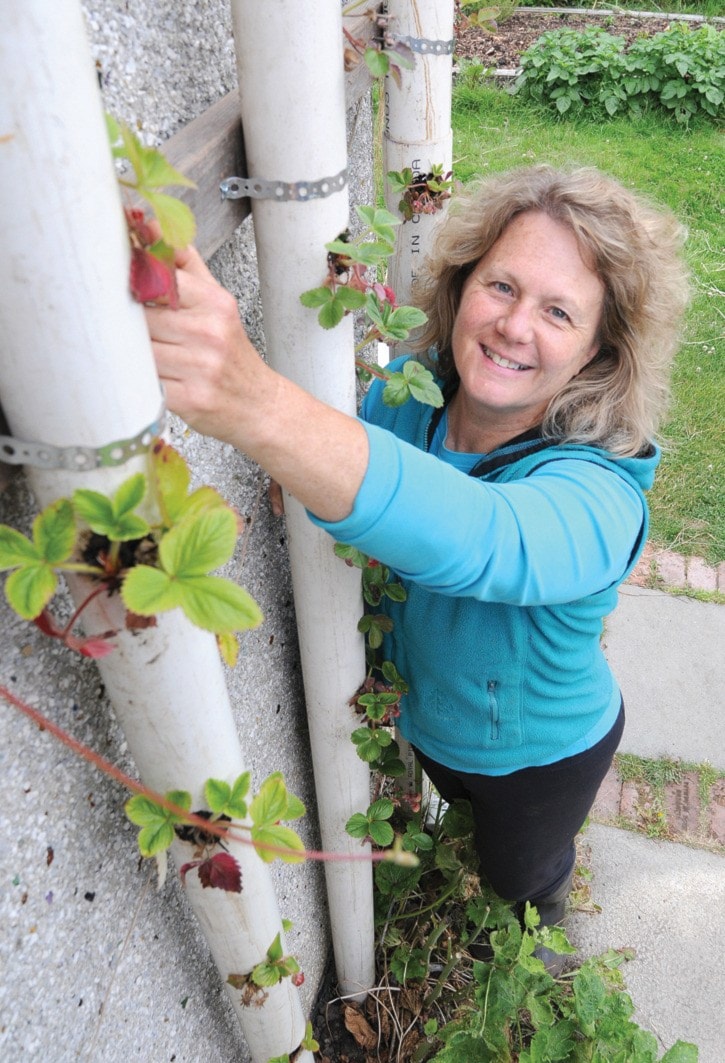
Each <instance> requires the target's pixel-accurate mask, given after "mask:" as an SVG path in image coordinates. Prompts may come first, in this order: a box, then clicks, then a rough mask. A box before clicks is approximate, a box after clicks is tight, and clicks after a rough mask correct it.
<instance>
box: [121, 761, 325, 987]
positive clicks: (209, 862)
mask: <svg viewBox="0 0 725 1063" xmlns="http://www.w3.org/2000/svg"><path fill="white" fill-rule="evenodd" d="M250 781H251V777H250V774H249V772H248V771H245V772H243V773H242V774H241V775H240V776H239V777H238V778H237V779H236V780H235V781H234V783H231V784H230V783H227V782H225V781H224V780H223V779H207V781H206V784H205V786H204V796H205V798H206V801H207V804H208V806H209V808H208V809H200V810H197V811H195V812H193V813H192V812H191V794H190V793H188V792H187V791H186V790H169V791H168V792H167V793H166V794H164V803H163V804H161V803H160V802H159V801H156V800H154V799H153V798H152V797H150V796H149V795H148V794H144V793H140V794H134V796H133V797H130V798H129V799H128V801H127V802H126V804H125V806H124V808H125V812H126V815H127V816H128V818H129V819H130V821H131V822H132V823H134V824H135V825H136V826H138V827H140V828H141V830H140V831H139V835H138V847H139V852H140V853H141V856H143V857H156V858H157V859H158V858H159V856H160V855H161V854H163V853H165V851H166V850H167V849H168V848H169V846H170V845H171V844H172V842H173V841H174V839H175V838H180V839H181V840H182V841H186V842H191V843H193V844H194V845H195V846H196V850H197V851H196V854H195V858H194V859H193V860H190V861H189V862H188V863H186V864H184V865H183V866H182V867H181V869H180V872H179V873H180V875H181V880H182V882H184V881H185V878H186V874H187V872H188V871H190V870H192V868H196V869H197V871H198V874H199V878H200V880H201V884H202V886H204V887H207V886H211V887H216V888H219V889H225V890H231V891H233V892H235V893H240V892H241V889H242V881H241V871H240V868H239V865H238V863H237V861H236V860H235V859H234V857H233V856H231V855H230V854H229V853H228V852H226V850H225V851H224V852H221V853H219V852H212V850H213V849H214V848H215V847H217V846H222V848H224V839H225V837H226V836H227V835H229V832H230V830H232V829H234V830H235V831H236V832H237V833H238V832H240V831H242V832H246V833H247V834H248V835H249V837H250V839H251V842H252V844H253V845H254V846H255V848H256V849H257V852H258V853H259V856H260V857H261V858H262V860H264V861H266V862H267V863H269V862H271V861H273V860H275V859H276V858H277V857H279V858H280V859H281V860H282V861H284V862H286V863H298V862H299V861H300V860H302V859H304V852H305V848H304V844H303V842H302V839H301V838H300V836H299V835H298V834H297V832H296V831H294V830H292V828H291V827H286V826H284V825H283V824H282V823H281V822H280V821H281V820H290V819H299V818H300V817H301V816H304V814H305V806H304V805H303V803H302V802H301V801H300V799H299V798H298V797H295V796H294V794H290V793H289V792H288V790H287V787H286V784H285V781H284V778H283V776H282V774H281V773H280V772H273V773H272V774H271V775H269V776H268V777H267V778H266V779H265V780H264V782H263V783H262V785H261V787H260V788H259V791H258V793H257V794H256V795H255V796H254V797H253V798H252V800H251V801H250V802H247V794H248V792H249V786H250ZM247 818H249V820H251V823H248V822H245V821H246V820H247ZM160 868H161V874H162V876H163V874H164V869H165V865H164V864H163V863H162V864H161V865H160ZM257 984H260V983H257Z"/></svg>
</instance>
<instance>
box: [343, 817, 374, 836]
mask: <svg viewBox="0 0 725 1063" xmlns="http://www.w3.org/2000/svg"><path fill="white" fill-rule="evenodd" d="M369 825H370V824H369V822H368V817H367V816H365V815H363V813H362V812H355V813H353V815H352V816H350V818H349V820H348V821H347V823H346V824H345V830H346V831H347V833H348V834H349V835H350V837H351V838H367V836H368V827H369Z"/></svg>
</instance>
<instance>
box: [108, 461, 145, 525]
mask: <svg viewBox="0 0 725 1063" xmlns="http://www.w3.org/2000/svg"><path fill="white" fill-rule="evenodd" d="M146 487H147V481H146V477H145V476H144V474H143V473H142V472H137V473H136V474H135V475H134V476H129V478H128V479H127V480H124V481H123V483H122V484H121V486H120V487H119V488H118V490H117V491H116V493H115V495H114V496H113V511H114V513H115V515H116V517H120V516H122V515H123V514H124V513H130V512H131V510H133V509H136V507H137V506H138V505H140V504H141V502H142V501H143V497H144V495H145V494H146Z"/></svg>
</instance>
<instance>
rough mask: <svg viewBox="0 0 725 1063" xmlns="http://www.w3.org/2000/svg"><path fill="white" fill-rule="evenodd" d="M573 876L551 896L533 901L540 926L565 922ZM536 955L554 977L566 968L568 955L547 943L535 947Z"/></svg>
mask: <svg viewBox="0 0 725 1063" xmlns="http://www.w3.org/2000/svg"><path fill="white" fill-rule="evenodd" d="M572 878H573V875H570V876H569V878H568V879H567V880H566V882H565V883H564V884H563V886H560V887H559V889H558V890H556V892H555V893H552V894H550V896H548V897H542V898H541V900H539V901H532V902H531V905H532V907H535V908H536V910H537V912H538V913H539V919H540V923H539V927H544V926H561V924H562V923H563V922H564V916H565V915H566V899H567V897H568V896H569V893H570V892H571V884H572ZM534 956H536V957H537V959H539V960H541V962H542V963H543V965H544V967H546V969H547V971H548V972H549V974H550V975H551V977H552V978H558V977H559V975H560V974H561V972H562V971H563V970H564V966H565V964H566V956H561V955H560V954H559V953H558V952H553V951H552V950H551V949H549V948H547V947H546V946H545V945H538V946H537V947H536V948H535V949H534Z"/></svg>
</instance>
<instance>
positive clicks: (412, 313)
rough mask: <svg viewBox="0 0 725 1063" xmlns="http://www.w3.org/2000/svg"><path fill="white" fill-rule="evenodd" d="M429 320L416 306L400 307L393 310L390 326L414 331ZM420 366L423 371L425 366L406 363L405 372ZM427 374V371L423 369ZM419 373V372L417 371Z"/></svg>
mask: <svg viewBox="0 0 725 1063" xmlns="http://www.w3.org/2000/svg"><path fill="white" fill-rule="evenodd" d="M427 320H428V316H427V314H425V313H423V311H422V310H419V309H418V308H417V307H416V306H398V307H396V308H395V310H393V312H392V314H391V315H390V322H389V324H391V325H395V327H396V328H403V329H412V328H418V326H419V325H424V324H425V323H426V321H427ZM409 365H410V366H418V369H423V366H422V365H420V363H419V362H406V363H405V365H404V366H403V372H405V370H406V369H407V368H408V366H409ZM423 371H424V372H425V371H426V370H425V369H423ZM416 372H418V370H416Z"/></svg>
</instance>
